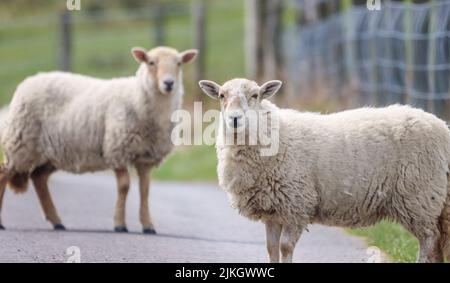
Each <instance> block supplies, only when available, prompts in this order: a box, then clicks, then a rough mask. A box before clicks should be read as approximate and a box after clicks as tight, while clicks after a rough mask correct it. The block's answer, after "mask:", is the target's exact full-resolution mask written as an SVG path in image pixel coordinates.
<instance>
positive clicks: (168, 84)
mask: <svg viewBox="0 0 450 283" xmlns="http://www.w3.org/2000/svg"><path fill="white" fill-rule="evenodd" d="M173 84H174V81H173V80H165V81H164V85H165V86H166V90H167V91H171V90H172V88H173Z"/></svg>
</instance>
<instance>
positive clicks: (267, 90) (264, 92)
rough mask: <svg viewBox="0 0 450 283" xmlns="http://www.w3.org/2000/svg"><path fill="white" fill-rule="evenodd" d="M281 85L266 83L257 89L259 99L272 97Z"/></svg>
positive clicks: (277, 82)
mask: <svg viewBox="0 0 450 283" xmlns="http://www.w3.org/2000/svg"><path fill="white" fill-rule="evenodd" d="M282 85H283V83H282V82H281V81H277V80H275V81H268V82H266V83H265V84H263V85H262V86H261V88H260V89H259V96H260V97H261V99H267V98H270V97H272V95H274V94H275V93H277V91H278V90H279V89H280V88H281V86H282Z"/></svg>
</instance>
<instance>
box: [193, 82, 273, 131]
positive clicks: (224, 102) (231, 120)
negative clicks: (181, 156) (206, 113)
mask: <svg viewBox="0 0 450 283" xmlns="http://www.w3.org/2000/svg"><path fill="white" fill-rule="evenodd" d="M199 85H200V88H201V89H202V90H203V91H204V92H205V93H206V94H207V95H208V96H210V97H212V98H214V99H218V100H219V101H220V107H221V112H222V117H223V119H224V123H225V125H226V126H227V128H228V129H230V130H232V131H235V132H240V131H243V130H245V129H246V128H248V124H249V114H250V112H251V113H252V114H253V113H255V112H256V111H258V110H259V107H260V103H261V100H262V99H267V98H269V97H271V96H272V95H274V94H275V93H276V92H277V91H278V90H279V89H280V87H281V85H282V83H281V82H280V81H269V82H267V83H265V84H263V85H262V86H258V84H257V83H256V82H254V81H250V80H247V79H233V80H230V81H228V82H226V83H225V84H224V85H223V86H220V85H218V84H217V83H215V82H212V81H200V82H199Z"/></svg>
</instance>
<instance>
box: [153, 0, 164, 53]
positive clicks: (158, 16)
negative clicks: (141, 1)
mask: <svg viewBox="0 0 450 283" xmlns="http://www.w3.org/2000/svg"><path fill="white" fill-rule="evenodd" d="M165 21H166V9H165V4H164V3H157V4H155V9H154V13H153V24H154V30H153V37H154V43H155V45H164V44H165V42H166V30H165Z"/></svg>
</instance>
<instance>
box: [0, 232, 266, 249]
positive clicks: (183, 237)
mask: <svg viewBox="0 0 450 283" xmlns="http://www.w3.org/2000/svg"><path fill="white" fill-rule="evenodd" d="M8 231H11V232H21V233H36V232H40V233H56V234H64V233H85V234H111V235H115V236H140V237H161V238H172V239H183V240H195V241H205V242H211V243H229V244H245V245H258V246H259V245H265V242H262V241H259V242H258V241H256V242H254V241H239V240H229V239H208V238H202V237H195V236H181V235H171V234H164V233H158V234H156V235H145V234H143V233H139V232H127V233H118V232H114V231H112V230H96V229H92V230H86V229H69V230H65V231H55V230H50V229H49V230H47V229H7V230H5V231H2V232H0V233H5V232H8Z"/></svg>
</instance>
